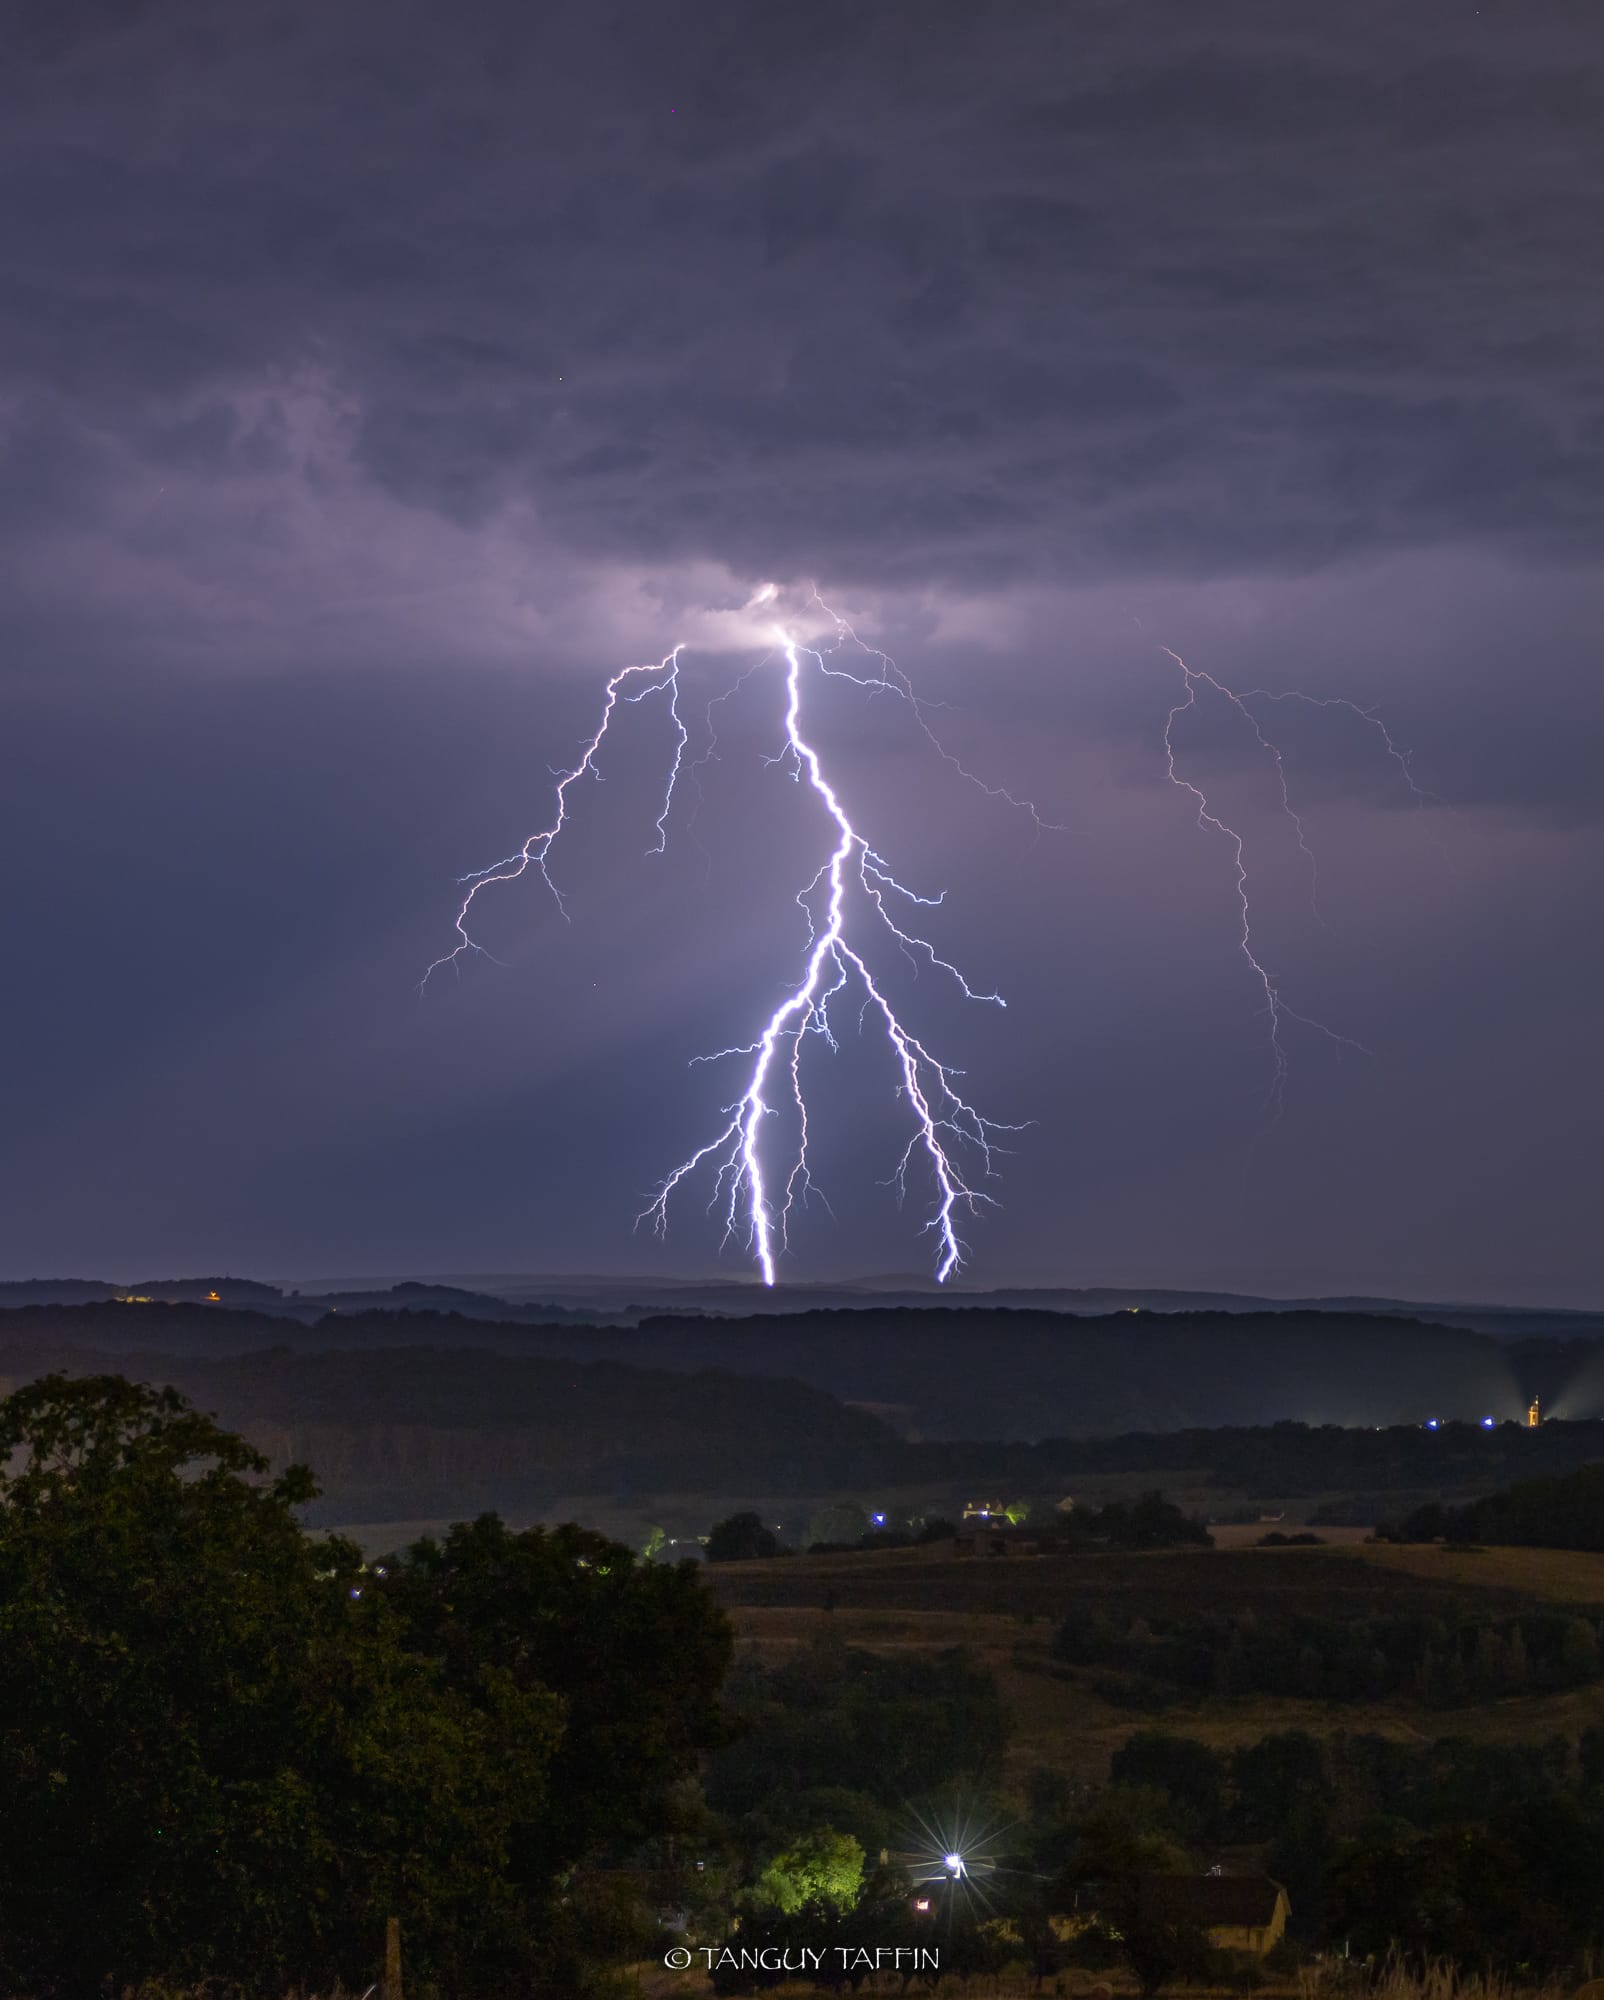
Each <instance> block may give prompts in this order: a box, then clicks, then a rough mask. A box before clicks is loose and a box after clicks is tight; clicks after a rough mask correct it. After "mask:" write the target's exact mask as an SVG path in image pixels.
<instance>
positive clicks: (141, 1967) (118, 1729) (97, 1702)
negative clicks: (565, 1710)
mask: <svg viewBox="0 0 1604 2000" xmlns="http://www.w3.org/2000/svg"><path fill="white" fill-rule="evenodd" d="M314 1491H315V1488H314V1486H313V1482H312V1480H311V1478H310V1475H309V1474H307V1473H306V1472H305V1471H304V1470H300V1469H292V1470H290V1471H288V1472H285V1473H283V1474H282V1475H280V1476H279V1477H278V1478H276V1479H275V1478H272V1477H270V1475H269V1468H268V1466H267V1464H266V1462H265V1461H264V1460H263V1459H262V1458H261V1457H260V1455H259V1454H258V1453H256V1452H255V1451H253V1450H252V1449H251V1448H250V1447H249V1446H248V1445H247V1444H245V1443H244V1442H243V1441H242V1440H241V1439H239V1438H237V1437H235V1436H232V1435H231V1434H229V1433H228V1432H226V1431H224V1430H222V1429H220V1428H219V1427H218V1426H217V1425H216V1424H214V1423H213V1422H212V1421H211V1420H210V1419H209V1418H207V1417H205V1416H203V1415H201V1414H200V1413H199V1412H197V1411H196V1410H194V1409H193V1408H191V1407H190V1406H189V1405H188V1404H187V1403H186V1402H185V1401H184V1399H183V1398H182V1397H180V1396H179V1395H177V1394H176V1393H175V1392H173V1391H171V1390H155V1389H149V1388H144V1387H139V1386H136V1385H134V1384H131V1383H128V1382H125V1381H123V1380H121V1379H120V1378H117V1377H95V1378H89V1379H84V1380H78V1381H69V1380H66V1379H64V1378H61V1377H48V1378H45V1379H43V1380H41V1381H38V1382H36V1383H34V1384H32V1385H30V1386H29V1387H27V1388H24V1389H22V1390H20V1391H19V1392H18V1393H17V1394H15V1395H13V1396H11V1397H10V1398H8V1399H7V1400H6V1401H5V1403H4V1404H3V1405H0V1796H3V1797H4V1800H5V1810H4V1812H3V1814H0V1911H3V1913H4V1915H3V1921H0V1983H4V1984H5V1985H6V1986H7V1988H8V1989H9V1990H21V1991H26V1992H30V1993H36V1994H60V1995H64V1996H65V1995H74V1994H78V1993H87V1992H91V1991H98V1990H101V1989H102V1988H103V1987H104V1986H105V1985H106V1984H107V1983H110V1984H112V1985H114V1986H118V1987H120V1986H122V1985H125V1984H128V1983H132V1982H137V1981H138V1980H140V1979H142V1978H145V1977H149V1976H163V1977H168V1978H175V1979H187V1978H196V1977H201V1976H206V1975H215V1976H219V1977H222V1978H225V1979H229V1980H233V1981H237V1982H239V1984H240V1985H241V1986H242V1987H243V1988H244V1989H245V1990H246V1991H247V1992H251V1993H258V1992H260V1993H274V1994H277V1993H282V1992H283V1991H284V1990H285V1988H286V1986H288V1985H290V1984H292V1983H299V1982H306V1983H308V1984H311V1983H319V1984H326V1983H328V1982H329V1981H330V1980H331V1979H332V1978H333V1977H335V1976H338V1975H342V1974H343V1975H344V1976H345V1977H347V1978H348V1979H352V1980H355V1979H358V1978H361V1979H363V1981H364V1983H365V1982H366V1978H367V1977H370V1976H371V1970H372V1967H373V1965H374V1962H375V1959H376V1956H377V1953H378V1950H379V1946H380V1941H381V1939H382V1932H383V1921H384V1917H385V1916H386V1914H388V1913H390V1912H396V1913H398V1914H400V1915H401V1916H402V1918H403V1922H404V1923H405V1925H406V1929H407V1936H408V1942H409V1954H410V1957H411V1960H412V1963H413V1965H414V1967H415V1968H416V1969H417V1970H418V1971H419V1972H420V1973H421V1974H425V1975H427V1974H429V1973H431V1972H432V1973H434V1974H436V1975H437V1976H440V1977H442V1978H445V1979H449V1980H451V1981H452V1983H453V1986H454V1990H456V1991H458V1992H462V1993H472V1992H473V1991H475V1990H478V1989H479V1988H480V1987H481V1986H483V1985H484V1984H485V1983H487V1982H488V1981H489V1980H490V1979H492V1978H493V1977H494V1976H495V1971H496V1968H498V1967H506V1966H508V1965H510V1964H516V1963H518V1962H519V1961H520V1959H521V1957H523V1956H524V1954H523V1952H522V1947H521V1941H520V1932H521V1927H522V1925H523V1923H524V1921H525V1918H524V1913H523V1911H522V1909H521V1906H520V1902H519V1898H518V1897H517V1895H516V1893H515V1891H514V1889H513V1887H512V1885H511V1884H510V1882H509V1881H508V1879H507V1873H506V1869H505V1865H504V1855H505V1850H506V1847H507V1843H508V1838H509V1831H510V1828H511V1827H512V1826H513V1824H514V1823H515V1821H516V1820H517V1819H518V1818H519V1817H520V1816H527V1815H528V1813H529V1812H530V1811H531V1810H532V1809H533V1807H534V1805H535V1803H536V1802H538V1801H539V1800H540V1799H541V1798H543V1797H544V1795H545V1780H546V1770H547V1766H548V1763H549V1760H550V1757H551V1754H552V1749H553V1746H554V1743H555V1741H556V1737H557V1733H558V1729H559V1707H558V1704H557V1702H556V1701H555V1699H554V1698H553V1697H552V1696H551V1695H549V1694H548V1693H546V1692H545V1691H544V1690H543V1689H540V1688H539V1687H538V1686H536V1685H535V1684H534V1683H533V1682H532V1681H527V1680H526V1681H523V1682H519V1681H516V1680H514V1679H513V1677H511V1676H509V1675H505V1674H502V1675H490V1676H486V1677H485V1679H484V1681H483V1682H482V1685H481V1687H480V1689H479V1690H478V1698H477V1699H476V1700H475V1701H473V1702H469V1701H467V1700H465V1699H464V1698H462V1696H460V1695H459V1694H457V1693H455V1692H454V1691H453V1690H452V1689H450V1688H449V1687H448V1686H446V1685H445V1684H444V1682H443V1677H442V1676H441V1674H440V1673H439V1671H438V1670H437V1668H436V1667H435V1666H434V1665H433V1664H432V1663H430V1662H429V1661H427V1660H425V1659H423V1658H420V1657H418V1656H417V1655H415V1654H412V1653H409V1652H407V1651H405V1650H404V1649H403V1648H402V1647H400V1645H399V1644H397V1643H396V1639H395V1636H394V1633H393V1631H392V1629H391V1626H392V1622H393V1621H392V1620H391V1618H390V1616H389V1614H388V1613H387V1612H386V1611H385V1609H384V1607H382V1606H375V1605H373V1604H372V1603H371V1602H370V1600H369V1598H368V1596H366V1595H365V1594H362V1593H363V1581H362V1572H361V1566H360V1558H359V1555H358V1552H357V1551H356V1550H355V1549H354V1548H353V1547H351V1546H350V1545H349V1544H347V1543H344V1542H340V1541H325V1542H314V1541H313V1540H312V1539H311V1538H310V1537H308V1536H307V1535H306V1534H305V1533H304V1532H303V1531H302V1529H301V1528H300V1526H299V1524H298V1522H297V1520H296V1518H295V1512H294V1510H295V1508H296V1507H297V1505H299V1504H300V1503H301V1502H303V1501H305V1500H306V1499H308V1498H310V1497H311V1495H312V1493H313V1492H314Z"/></svg>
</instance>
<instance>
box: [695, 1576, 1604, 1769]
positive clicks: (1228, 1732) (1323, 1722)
mask: <svg viewBox="0 0 1604 2000" xmlns="http://www.w3.org/2000/svg"><path fill="white" fill-rule="evenodd" d="M707 1575H708V1582H709V1584H710V1586H711V1587H712V1589H713V1591H714V1593H715V1595H716V1596H717V1597H718V1598H719V1600H720V1602H721V1603H723V1604H724V1606H725V1607H726V1609H727V1610H728V1611H729V1613H730V1617H731V1619H732V1621H733V1622H734V1625H735V1628H736V1632H737V1635H738V1639H739V1643H740V1645H741V1647H742V1649H743V1650H748V1651H751V1652H755V1653H756V1654H758V1655H759V1656H761V1657H765V1658H769V1659H777V1658H782V1657H783V1656H784V1655H785V1654H786V1653H787V1652H789V1651H791V1650H793V1649H794V1648H796V1647H799V1646H804V1645H808V1644H810V1643H813V1642H814V1641H816V1640H817V1639H819V1638H820V1637H822V1636H824V1635H825V1634H827V1633H828V1634H830V1635H832V1636H833V1637H835V1638H837V1639H840V1640H841V1641H843V1642H845V1643H846V1644H848V1645H854V1646H862V1647H864V1648H866V1649H867V1650H869V1651H871V1652H880V1653H895V1652H904V1651H930V1652H938V1651H943V1650H946V1649H948V1648H951V1647H955V1646H962V1647H965V1648H967V1649H968V1650H969V1651H970V1652H971V1653H972V1654H973V1656H974V1657H975V1658H976V1660H977V1661H979V1662H980V1663H981V1664H982V1665H984V1666H985V1667H987V1668H988V1669H990V1671H991V1672H992V1673H994V1674H995V1675H996V1678H997V1683H998V1686H999V1688H1000V1689H1001V1691H1002V1695H1003V1698H1004V1700H1005V1701H1006V1702H1007V1704H1008V1706H1009V1709H1010V1711H1011V1714H1012V1717H1013V1725H1014V1734H1013V1740H1012V1742H1011V1744H1010V1746H1009V1751H1008V1758H1007V1766H1006V1771H1005V1779H1006V1780H1007V1781H1010V1782H1013V1783H1017V1782H1019V1781H1021V1780H1022V1779H1023V1777H1024V1776H1025V1774H1026V1773H1027V1772H1029V1771H1030V1770H1031V1769H1033V1768H1034V1767H1036V1766H1038V1765H1045V1766H1048V1767H1051V1768H1053V1769H1056V1770H1060V1771H1064V1772H1066V1773H1068V1774H1069V1775H1070V1776H1072V1777H1074V1778H1075V1779H1077V1780H1079V1781H1083V1782H1087V1783H1100V1782H1102V1781H1103V1780H1104V1779H1106V1777H1107V1775H1108V1763H1109V1759H1110V1757H1111V1756H1112V1755H1113V1753H1114V1751H1115V1750H1116V1749H1118V1748H1119V1746H1120V1745H1121V1744H1122V1743H1123V1742H1124V1741H1125V1740H1126V1739H1127V1738H1128V1737H1130V1736H1132V1735H1134V1734H1135V1733H1137V1732H1138V1731H1140V1730H1144V1729H1154V1728H1160V1729H1164V1730H1167V1731H1169V1732H1172V1733H1174V1734H1177V1735H1185V1736H1195V1737H1198V1738H1200V1739H1201V1740H1202V1741H1204V1742H1206V1743H1209V1744H1210V1745H1212V1746H1213V1747H1214V1748H1216V1749H1221V1750H1228V1749H1233V1748H1236V1747H1237V1746H1239V1745H1242V1744H1247V1743H1252V1742H1255V1741H1257V1739H1258V1738H1260V1737H1261V1736H1265V1735H1268V1734H1271V1733H1273V1732H1275V1731H1278V1730H1286V1729H1305V1730H1308V1731H1309V1732H1310V1733H1311V1734H1314V1735H1322V1736H1323V1735H1334V1734H1337V1733H1339V1732H1341V1731H1363V1732H1367V1733H1374V1734H1377V1735H1381V1736H1386V1737H1390V1738H1392V1739H1394V1740H1397V1741H1402V1742H1426V1741H1429V1740H1431V1739H1433V1738H1436V1737H1441V1736H1449V1735H1459V1736H1470V1737H1474V1738H1476V1739H1478V1740H1483V1741H1504V1742H1531V1743H1540V1742H1543V1741H1546V1740H1547V1739H1549V1738H1551V1737H1554V1736H1559V1735H1576V1734H1579V1733H1580V1732H1581V1731H1583V1730H1585V1729H1590V1728H1595V1727H1599V1726H1604V1683H1600V1684H1598V1685H1595V1686H1592V1687H1584V1688H1577V1689H1572V1690H1569V1691H1567V1692H1564V1693H1557V1694H1533V1695H1522V1696H1514V1697H1509V1698H1506V1699H1504V1700H1501V1701H1495V1702H1488V1703H1482V1704H1479V1705H1474V1706H1467V1707H1463V1708H1456V1709H1452V1710H1441V1709H1438V1710H1427V1709H1422V1708H1420V1707H1417V1706H1414V1705H1412V1704H1407V1703H1403V1702H1378V1703H1373V1704H1370V1705H1368V1706H1366V1705H1360V1704H1355V1703H1348V1702H1341V1703H1339V1702H1322V1701H1312V1700H1304V1699H1294V1698H1285V1699H1278V1698H1272V1697H1268V1696H1263V1695H1253V1696H1243V1697H1239V1698H1235V1699H1230V1700H1219V1699H1206V1700H1201V1701H1198V1702H1196V1703H1185V1704H1183V1703H1177V1704H1176V1705H1174V1706H1173V1707H1170V1708H1169V1709H1167V1710H1166V1711H1165V1712H1164V1713H1163V1714H1162V1715H1160V1716H1154V1715H1151V1714H1146V1713H1142V1712H1139V1711H1134V1710H1132V1709H1129V1708H1125V1707H1121V1706H1117V1705H1115V1704H1113V1703H1111V1702H1108V1701H1105V1700H1103V1699H1101V1698H1100V1697H1099V1696H1098V1695H1096V1694H1095V1693H1094V1692H1093V1691H1092V1689H1091V1687H1090V1685H1089V1681H1090V1680H1091V1678H1092V1676H1091V1675H1089V1674H1087V1673H1085V1672H1081V1671H1077V1670H1073V1669H1071V1670H1064V1669H1060V1668H1058V1667H1056V1666H1055V1663H1054V1662H1053V1660H1052V1658H1051V1646H1052V1641H1053V1635H1054V1632H1055V1631H1056V1629H1057V1624H1058V1621H1059V1619H1061V1618H1062V1617H1063V1616H1064V1614H1065V1613H1066V1611H1067V1610H1068V1609H1069V1607H1070V1606H1071V1604H1075V1605H1080V1606H1083V1607H1084V1606H1095V1605H1097V1604H1099V1603H1102V1604H1105V1605H1108V1606H1109V1607H1110V1608H1115V1607H1120V1608H1123V1609H1124V1610H1126V1611H1127V1612H1129V1611H1133V1610H1136V1609H1138V1608H1141V1609H1151V1610H1152V1611H1154V1612H1160V1611H1162V1610H1164V1609H1167V1608H1176V1609H1179V1608H1182V1607H1185V1608H1189V1609H1194V1610H1195V1609H1196V1608H1197V1607H1198V1606H1199V1605H1200V1604H1201V1603H1205V1602H1206V1603H1207V1604H1209V1605H1210V1606H1212V1607H1214V1608H1218V1609H1222V1610H1242V1609H1246V1608H1247V1607H1248V1606H1250V1605H1254V1606H1257V1607H1258V1608H1260V1609H1263V1610H1285V1611H1295V1610H1297V1611H1304V1610H1306V1611H1317V1612H1320V1613H1322V1614H1327V1615H1329V1614H1332V1613H1333V1612H1335V1613H1339V1614H1340V1612H1341V1611H1342V1610H1343V1609H1345V1608H1346V1609H1349V1610H1351V1611H1352V1612H1353V1614H1354V1615H1359V1614H1360V1613H1361V1612H1364V1611H1369V1610H1373V1609H1385V1608H1393V1609H1398V1610H1405V1609H1409V1608H1412V1607H1415V1606H1419V1605H1421V1604H1422V1602H1423V1601H1427V1602H1429V1601H1432V1600H1436V1601H1440V1602H1443V1603H1444V1604H1447V1603H1449V1602H1452V1601H1455V1600H1458V1601H1461V1602H1462V1601H1464V1599H1465V1598H1467V1597H1470V1596H1474V1597H1475V1598H1476V1599H1477V1600H1478V1601H1481V1602H1486V1601H1487V1600H1488V1599H1489V1598H1491V1599H1492V1600H1494V1601H1495V1602H1496V1603H1497V1604H1498V1605H1499V1606H1500V1608H1506V1607H1507V1608H1510V1609H1515V1608H1518V1607H1519V1606H1520V1605H1521V1604H1522V1603H1526V1604H1530V1603H1532V1602H1533V1601H1534V1600H1541V1601H1545V1602H1555V1601H1559V1602H1572V1603H1593V1602H1604V1556H1579V1555H1570V1554H1567V1553H1566V1552H1563V1551H1558V1550H1524V1549H1504V1550H1489V1551H1487V1552H1485V1553H1484V1554H1474V1553H1466V1552H1464V1551H1454V1552H1451V1553H1445V1552H1444V1551H1443V1550H1441V1549H1438V1548H1412V1549H1392V1548H1387V1547H1385V1546H1383V1545H1365V1546H1350V1547H1334V1548H1324V1549H1320V1548H1315V1549H1241V1550H1230V1549H1215V1550H1201V1549H1200V1550H1196V1551H1191V1550H1188V1551H1184V1552H1162V1553H1156V1554H1152V1555H1099V1556H1067V1557H1066V1556H1056V1557H1046V1558H1040V1559H1031V1558H1028V1557H1026V1558H1013V1557H1009V1558H1003V1559H998V1560H993V1561H989V1562H988V1561H984V1560H979V1559H973V1558H971V1559H960V1560H952V1559H950V1558H948V1559H945V1560H932V1559H931V1558H930V1557H928V1556H927V1555H924V1554H921V1553H918V1552H914V1551H904V1552H898V1553H896V1554H886V1555H879V1554H876V1555H863V1556H837V1557H791V1558H788V1559H786V1560H783V1561H779V1562H769V1563H731V1564H725V1565H716V1566H714V1567H712V1568H710V1569H709V1570H708V1572H707ZM827 1601H828V1602H830V1603H831V1604H832V1608H830V1609H826V1608H825V1606H826V1603H827Z"/></svg>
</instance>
